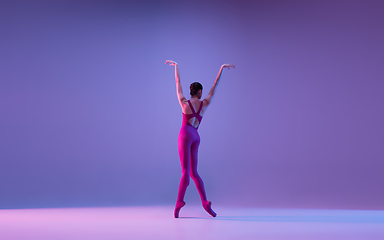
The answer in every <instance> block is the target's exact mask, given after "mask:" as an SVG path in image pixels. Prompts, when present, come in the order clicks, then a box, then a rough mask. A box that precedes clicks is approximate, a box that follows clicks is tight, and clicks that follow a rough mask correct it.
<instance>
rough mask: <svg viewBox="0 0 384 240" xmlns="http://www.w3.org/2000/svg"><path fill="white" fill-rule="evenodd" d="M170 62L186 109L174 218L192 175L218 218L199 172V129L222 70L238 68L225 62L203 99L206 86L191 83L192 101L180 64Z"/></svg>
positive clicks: (180, 135)
mask: <svg viewBox="0 0 384 240" xmlns="http://www.w3.org/2000/svg"><path fill="white" fill-rule="evenodd" d="M167 63H170V66H175V79H176V92H177V98H178V99H179V103H180V106H181V110H182V112H183V123H182V126H181V129H180V133H179V139H178V142H179V156H180V162H181V171H182V176H181V180H180V186H179V193H178V196H177V201H176V207H175V212H174V215H175V218H178V217H179V212H180V209H181V208H182V207H184V205H185V202H184V195H185V191H186V190H187V187H188V185H189V175H191V178H192V179H193V181H194V182H195V185H196V187H197V190H198V192H199V194H200V197H201V202H202V204H203V207H204V209H205V211H207V212H208V213H209V214H210V215H211V216H212V217H216V213H215V212H214V211H213V210H212V208H211V202H210V201H208V200H207V196H206V194H205V189H204V183H203V180H202V179H201V177H200V176H199V174H198V173H197V152H198V149H199V144H200V136H199V133H198V132H197V129H198V128H199V126H200V123H201V119H202V118H203V115H204V113H205V111H206V110H207V107H208V106H209V104H210V103H211V101H212V97H213V95H214V93H215V90H216V87H217V84H218V83H219V80H220V77H221V73H222V72H223V69H224V68H228V69H230V68H231V67H232V68H235V66H234V65H232V64H223V65H222V66H221V68H220V71H219V73H218V74H217V77H216V80H215V82H214V84H213V86H212V88H211V90H210V91H209V93H208V96H207V97H206V98H205V99H204V100H203V101H200V99H201V95H202V91H203V86H202V85H201V84H200V83H198V82H194V83H192V84H191V86H190V94H191V100H187V99H186V98H185V97H184V95H183V90H182V88H181V84H180V76H179V69H178V65H177V63H176V62H175V61H172V60H167V61H166V62H165V64H167Z"/></svg>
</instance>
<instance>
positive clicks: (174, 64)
mask: <svg viewBox="0 0 384 240" xmlns="http://www.w3.org/2000/svg"><path fill="white" fill-rule="evenodd" d="M167 63H170V66H176V65H177V62H175V61H172V60H166V61H165V64H167Z"/></svg>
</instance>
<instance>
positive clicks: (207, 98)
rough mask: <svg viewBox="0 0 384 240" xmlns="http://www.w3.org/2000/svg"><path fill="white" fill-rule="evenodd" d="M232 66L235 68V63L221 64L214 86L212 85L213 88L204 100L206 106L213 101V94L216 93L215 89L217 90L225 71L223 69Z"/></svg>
mask: <svg viewBox="0 0 384 240" xmlns="http://www.w3.org/2000/svg"><path fill="white" fill-rule="evenodd" d="M231 67H232V68H235V65H233V64H223V65H221V67H220V70H219V73H218V74H217V77H216V80H215V82H214V83H213V86H212V87H211V90H209V93H208V96H207V97H206V98H205V99H204V100H203V101H204V106H208V105H209V104H210V103H211V101H212V98H213V95H214V94H215V91H216V87H217V85H218V84H219V81H220V78H221V74H222V73H223V69H224V68H228V69H230V68H231Z"/></svg>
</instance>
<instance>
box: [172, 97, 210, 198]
mask: <svg viewBox="0 0 384 240" xmlns="http://www.w3.org/2000/svg"><path fill="white" fill-rule="evenodd" d="M188 104H189V106H190V108H191V110H192V114H185V113H183V124H182V126H181V129H180V133H179V156H180V161H181V171H182V176H181V181H180V187H179V194H178V196H177V202H182V201H183V200H184V195H185V191H186V190H187V187H188V185H189V176H191V178H192V179H193V181H194V182H195V184H196V187H197V190H198V191H199V194H200V197H201V201H204V200H205V201H206V200H207V197H206V195H205V190H204V183H203V180H202V179H201V178H200V176H199V174H198V173H197V151H198V149H199V144H200V136H199V133H198V132H197V129H198V128H199V126H200V123H201V119H202V118H203V117H202V116H200V111H201V108H202V107H203V101H201V104H200V108H199V110H198V111H197V113H196V112H195V109H194V108H193V106H192V104H191V102H190V101H189V100H188ZM193 117H196V118H197V119H198V120H199V125H198V127H197V128H195V127H193V126H192V125H191V124H190V123H189V119H191V118H193Z"/></svg>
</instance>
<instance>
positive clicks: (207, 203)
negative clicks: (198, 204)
mask: <svg viewBox="0 0 384 240" xmlns="http://www.w3.org/2000/svg"><path fill="white" fill-rule="evenodd" d="M211 204H212V203H211V202H210V201H204V202H203V207H204V209H205V211H207V213H209V214H210V215H211V216H212V217H216V215H217V214H216V213H215V212H214V211H213V210H212V208H211Z"/></svg>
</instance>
